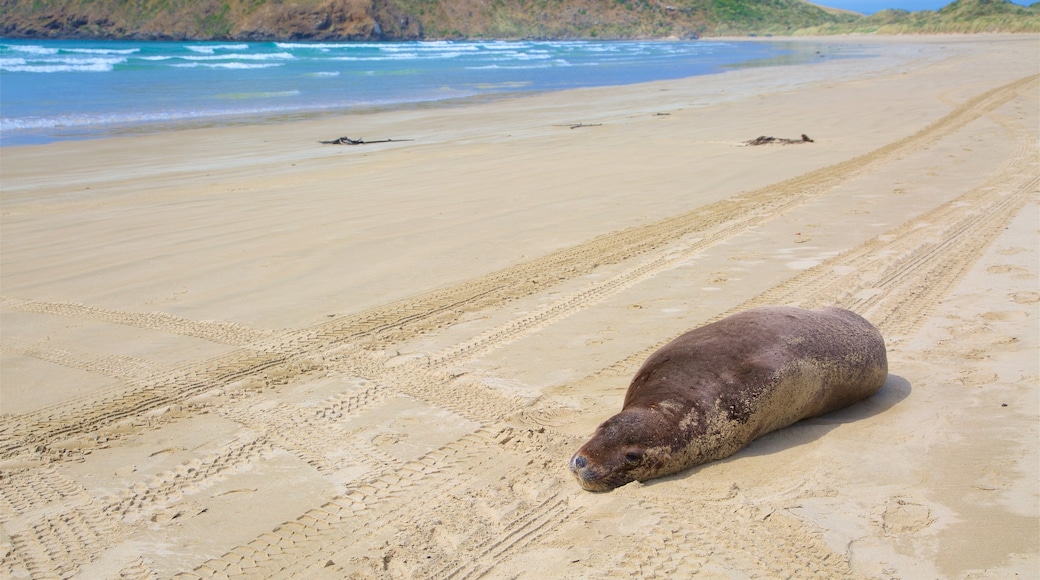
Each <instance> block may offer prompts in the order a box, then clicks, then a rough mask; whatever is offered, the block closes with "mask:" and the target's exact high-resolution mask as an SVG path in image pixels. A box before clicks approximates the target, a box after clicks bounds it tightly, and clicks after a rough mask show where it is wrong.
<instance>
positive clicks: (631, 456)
mask: <svg viewBox="0 0 1040 580" xmlns="http://www.w3.org/2000/svg"><path fill="white" fill-rule="evenodd" d="M642 460H643V452H642V451H629V452H628V453H626V454H625V461H627V462H629V463H639V462H640V461H642Z"/></svg>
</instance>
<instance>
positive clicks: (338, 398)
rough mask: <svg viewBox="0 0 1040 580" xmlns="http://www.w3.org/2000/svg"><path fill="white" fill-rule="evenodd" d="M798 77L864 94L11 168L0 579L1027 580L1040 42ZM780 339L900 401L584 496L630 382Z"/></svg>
mask: <svg viewBox="0 0 1040 580" xmlns="http://www.w3.org/2000/svg"><path fill="white" fill-rule="evenodd" d="M818 40H819V41H821V42H835V43H842V42H869V43H870V44H871V45H872V47H873V49H872V50H873V52H874V54H875V56H872V57H871V58H862V59H843V60H836V59H835V60H833V61H830V62H822V63H815V64H811V65H794V66H784V67H763V68H742V69H736V70H732V71H729V72H726V73H724V74H718V75H709V76H700V77H693V78H688V79H679V80H670V81H661V82H655V83H649V84H641V85H632V86H625V87H606V88H592V89H580V90H573V91H561V92H553V93H545V94H537V95H529V96H523V97H517V98H510V99H502V100H496V101H494V102H485V103H478V104H471V105H466V106H455V107H430V108H421V109H411V110H395V111H384V112H377V113H371V114H359V115H347V116H343V117H333V118H328V117H326V118H321V119H310V120H300V121H293V122H285V123H271V124H264V125H248V126H247V125H243V126H231V127H208V128H206V127H203V128H195V129H191V130H185V131H166V132H162V133H157V134H151V135H139V136H127V137H114V138H107V139H98V140H89V141H65V142H56V143H50V144H47V145H41V146H24V147H6V148H4V150H3V156H2V161H0V164H2V165H0V169H2V184H0V185H2V196H0V220H2V228H0V264H2V267H0V413H2V415H0V525H2V531H3V536H2V538H0V575H3V576H4V577H11V578H73V577H77V578H119V577H122V578H212V577H218V578H224V577H233V578H239V577H247V576H248V577H262V578H290V577H295V578H299V577H306V578H337V579H339V578H449V577H451V578H478V577H490V578H631V577H644V578H652V577H665V578H685V577H697V578H745V577H764V578H786V577H810V576H813V577H827V578H838V577H857V578H858V577H864V578H1007V577H1013V576H1014V575H1015V574H1018V575H1019V576H1020V577H1028V576H1030V575H1033V574H1035V571H1036V570H1037V568H1038V566H1040V554H1038V546H1037V543H1036V538H1037V537H1038V533H1040V527H1038V522H1040V513H1038V511H1040V508H1038V491H1040V490H1038V485H1040V484H1038V482H1040V466H1038V461H1040V452H1038V451H1040V450H1038V440H1040V439H1038V425H1040V420H1038V419H1040V392H1038V387H1037V385H1038V383H1040V368H1038V364H1040V363H1038V359H1037V356H1036V353H1037V351H1038V348H1040V337H1038V333H1040V330H1038V329H1040V325H1038V315H1040V311H1038V308H1040V287H1038V280H1040V243H1038V232H1040V207H1038V203H1040V191H1038V189H1040V153H1038V137H1040V135H1038V131H1040V129H1038V127H1040V52H1038V50H1037V48H1038V46H1040V38H1038V37H1037V36H1036V35H976V36H929V37H913V38H909V37H864V38H859V37H834V38H828V39H818ZM803 134H804V135H806V136H807V137H809V138H810V139H811V140H808V141H807V140H803V139H801V135H803ZM344 135H346V136H350V137H352V138H357V137H363V138H364V141H366V143H364V144H357V145H350V144H340V145H332V144H327V145H326V144H321V143H319V141H321V140H333V139H336V138H338V137H341V136H344ZM762 136H771V137H775V138H776V140H774V141H773V142H769V140H764V141H763V144H762V145H756V146H752V145H748V141H753V140H756V138H758V137H762ZM406 139H407V140H406ZM785 140H790V141H791V142H790V143H785ZM770 304H792V305H798V306H803V307H818V306H824V305H836V306H840V307H843V308H848V309H851V310H853V311H855V312H857V313H859V314H860V315H862V316H864V317H865V318H866V319H868V320H869V321H871V322H872V323H873V324H875V325H876V326H877V327H878V328H879V329H880V330H881V332H882V334H883V336H884V337H885V340H886V344H887V347H888V358H889V371H890V376H889V379H888V382H887V383H886V385H885V386H884V387H883V388H882V390H881V391H880V392H879V393H878V394H877V395H875V396H874V397H872V398H870V399H868V400H867V401H865V402H862V403H859V404H857V405H854V406H852V407H849V408H848V409H845V410H842V411H838V412H835V413H832V414H829V415H825V416H822V417H819V418H815V419H811V420H807V421H803V422H800V423H797V424H795V425H793V426H791V427H789V428H787V429H783V430H781V431H778V432H775V433H772V434H769V435H767V436H765V437H762V438H761V439H759V440H757V441H755V442H754V443H752V444H751V445H750V446H748V447H747V448H745V449H743V450H742V451H740V452H738V453H737V454H735V455H733V456H732V457H730V458H727V459H725V460H722V461H718V462H715V463H710V464H707V465H703V466H700V467H697V468H695V469H692V470H689V471H686V472H683V473H680V474H677V475H674V476H669V477H665V478H662V479H659V480H654V481H652V482H648V483H646V484H640V483H638V482H634V483H631V484H628V485H625V486H623V487H621V488H618V489H617V490H614V491H612V492H610V493H600V494H595V493H589V492H586V491H583V490H582V489H581V488H580V487H579V486H578V485H577V483H576V482H575V481H574V480H573V478H572V477H571V475H570V473H569V471H568V469H567V461H568V459H569V458H570V456H571V455H572V454H573V453H574V451H575V450H576V449H577V448H578V447H579V446H580V445H581V444H582V443H583V442H584V441H585V440H586V439H587V438H588V436H589V435H590V434H591V433H592V431H593V429H594V428H595V426H596V425H597V424H599V423H600V422H601V421H603V420H604V419H605V418H607V417H609V416H610V415H612V414H614V413H616V412H617V411H618V410H619V409H620V406H621V401H622V398H623V396H624V393H625V389H626V387H627V385H628V380H629V379H630V377H631V376H632V374H633V372H634V371H635V369H636V368H637V367H638V366H639V365H640V363H641V362H642V361H643V360H644V359H645V358H646V356H647V355H648V354H650V353H651V352H653V351H654V350H656V349H657V348H658V347H660V346H661V345H663V344H665V343H666V342H668V341H669V340H671V339H672V338H674V337H675V336H677V335H679V334H680V333H682V332H684V331H686V330H689V329H691V328H694V327H696V326H700V325H702V324H705V323H707V322H710V321H713V320H718V319H720V318H722V317H723V316H726V315H728V314H732V313H735V312H738V311H740V310H743V309H747V308H750V307H754V306H760V305H770Z"/></svg>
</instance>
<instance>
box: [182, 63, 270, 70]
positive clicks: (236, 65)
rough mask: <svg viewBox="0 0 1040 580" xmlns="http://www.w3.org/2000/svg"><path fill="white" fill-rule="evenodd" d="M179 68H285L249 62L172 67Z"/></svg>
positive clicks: (192, 64)
mask: <svg viewBox="0 0 1040 580" xmlns="http://www.w3.org/2000/svg"><path fill="white" fill-rule="evenodd" d="M172 66H175V67H178V68H198V67H205V68H224V69H230V70H251V69H262V68H274V67H279V66H283V65H282V64H281V63H248V62H185V63H180V64H175V65H172Z"/></svg>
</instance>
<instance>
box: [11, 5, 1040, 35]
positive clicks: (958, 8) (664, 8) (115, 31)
mask: <svg viewBox="0 0 1040 580" xmlns="http://www.w3.org/2000/svg"><path fill="white" fill-rule="evenodd" d="M1038 6H1040V4H1033V5H1032V6H1030V7H1024V6H1017V5H1015V4H1011V3H1010V2H1008V1H1007V0H957V1H955V2H953V3H952V4H950V5H949V6H947V7H945V8H943V9H942V10H939V11H937V12H931V11H926V12H912V13H911V12H905V11H893V10H886V11H883V12H879V13H877V14H874V15H872V16H869V17H864V16H861V15H857V14H853V13H847V12H842V11H837V10H830V9H824V8H822V7H820V6H816V5H814V4H810V3H808V2H804V1H803V0H0V36H6V37H31V38H138V39H153V40H159V39H196V40H203V39H230V40H275V39H277V40H411V39H444V38H555V39H573V38H601V39H629V38H669V37H674V38H690V37H696V36H714V35H723V34H729V35H744V34H775V35H790V34H805V33H816V34H834V33H847V32H883V33H909V32H983V31H1009V32H1023V31H1036V32H1040V8H1038Z"/></svg>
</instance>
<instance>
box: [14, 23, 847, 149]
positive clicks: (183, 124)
mask: <svg viewBox="0 0 1040 580" xmlns="http://www.w3.org/2000/svg"><path fill="white" fill-rule="evenodd" d="M749 40H760V41H763V42H768V43H772V44H776V45H785V44H788V45H791V46H792V47H793V48H790V49H789V50H788V52H790V53H792V54H783V55H777V56H773V57H768V58H751V57H750V56H749V57H748V58H747V60H745V61H744V62H740V63H734V64H728V65H720V66H719V67H718V68H717V70H715V71H713V72H708V73H703V74H697V75H693V76H690V77H685V78H697V77H701V76H711V75H718V74H725V73H726V72H728V71H729V70H733V69H739V68H758V67H772V66H792V65H796V64H811V63H812V62H813V60H814V59H816V58H817V57H820V56H821V54H820V53H819V51H816V54H809V53H808V51H812V50H813V48H814V47H813V45H816V44H822V43H819V42H818V41H817V40H815V39H814V38H806V39H804V40H803V39H798V38H794V37H791V38H776V39H754V38H739V37H732V38H724V39H721V38H720V39H717V40H716V39H712V40H708V41H700V40H697V41H689V42H693V43H700V42H719V43H733V42H744V41H749ZM619 42H627V41H619ZM632 42H644V41H632ZM649 42H654V41H649ZM660 42H676V41H668V40H660ZM759 44H761V42H760V43H759ZM837 48H838V49H839V50H840V49H842V48H844V49H845V51H846V52H848V51H849V50H853V51H854V50H855V49H854V48H852V47H848V46H846V47H842V46H841V45H838V46H837ZM822 56H831V57H832V58H857V56H856V55H854V54H852V55H850V54H844V53H832V54H828V55H822ZM681 78H684V77H678V78H674V79H659V81H665V80H679V79H681ZM643 82H645V81H638V82H629V83H624V84H610V85H590V86H587V87H578V88H607V89H609V88H611V87H625V86H632V85H638V84H642V83H643ZM650 82H658V81H650ZM567 90H573V88H544V89H535V90H530V91H519V92H513V91H506V92H500V93H483V94H476V95H469V96H463V97H451V98H443V99H430V100H419V101H405V102H399V103H387V104H374V105H372V104H366V105H356V106H349V107H345V106H342V105H337V106H328V107H325V108H309V109H308V108H302V109H298V110H271V111H265V112H249V113H241V112H239V113H226V114H218V113H214V114H211V115H205V116H202V117H190V118H183V119H174V120H148V121H133V122H127V123H103V124H100V125H92V124H87V125H70V126H68V127H50V128H43V129H14V130H13V134H12V133H10V132H9V131H8V132H7V133H8V136H7V138H6V139H3V141H4V143H3V144H0V147H2V148H3V149H5V150H6V149H8V148H10V147H20V146H26V145H46V144H49V143H55V142H61V141H92V140H97V139H105V138H120V137H134V136H140V135H152V134H163V133H168V132H171V131H183V130H192V129H199V128H230V127H236V126H249V125H278V124H283V123H287V122H294V121H299V120H313V119H324V120H328V119H332V118H335V117H345V116H349V117H358V116H360V117H363V116H365V115H369V114H373V113H383V112H393V111H410V110H426V109H430V108H440V107H451V108H455V107H466V106H471V105H474V104H480V103H484V102H494V101H499V100H503V99H511V98H524V97H527V96H534V95H538V94H546V93H553V92H558V91H567ZM37 134H39V136H36V135H37ZM11 135H13V137H12V136H11ZM12 139H14V140H15V143H14V144H12V145H8V144H6V143H7V142H10V141H11V140H12ZM37 141H38V142H37Z"/></svg>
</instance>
